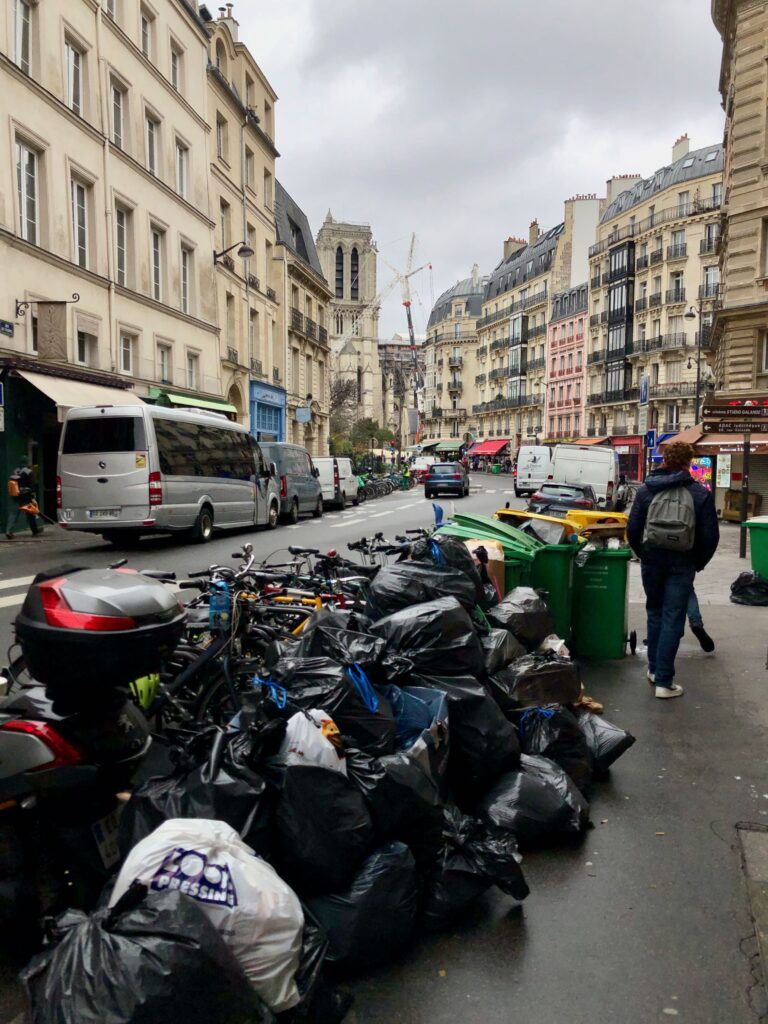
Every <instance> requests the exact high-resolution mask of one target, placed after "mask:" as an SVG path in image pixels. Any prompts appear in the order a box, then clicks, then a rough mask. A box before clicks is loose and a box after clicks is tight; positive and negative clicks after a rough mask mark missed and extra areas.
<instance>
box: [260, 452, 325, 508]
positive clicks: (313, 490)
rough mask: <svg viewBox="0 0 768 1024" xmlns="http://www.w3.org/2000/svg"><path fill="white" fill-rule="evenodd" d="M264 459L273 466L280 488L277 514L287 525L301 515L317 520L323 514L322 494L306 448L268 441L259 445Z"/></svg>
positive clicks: (315, 470) (316, 472)
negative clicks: (308, 514) (310, 515)
mask: <svg viewBox="0 0 768 1024" xmlns="http://www.w3.org/2000/svg"><path fill="white" fill-rule="evenodd" d="M261 450H262V451H263V453H264V458H265V459H266V460H267V461H268V462H269V463H270V464H271V465H272V466H273V467H274V476H275V479H276V480H277V484H278V487H279V488H280V515H281V516H282V518H283V519H284V520H287V521H288V522H289V523H297V522H298V520H299V514H300V513H301V512H311V513H312V515H313V516H314V517H315V518H316V519H317V518H319V517H320V516H321V515H322V514H323V492H322V488H321V487H320V481H319V480H318V471H317V469H316V468H315V466H314V464H313V462H312V458H311V456H310V454H309V452H308V451H307V449H306V448H302V446H301V445H300V444H288V443H287V442H284V441H269V442H264V443H263V444H262V445H261Z"/></svg>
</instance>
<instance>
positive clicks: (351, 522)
mask: <svg viewBox="0 0 768 1024" xmlns="http://www.w3.org/2000/svg"><path fill="white" fill-rule="evenodd" d="M364 522H365V520H364V519H345V520H344V522H343V523H331V529H332V530H338V529H339V528H340V527H341V526H354V525H355V523H364ZM0 601H2V598H0ZM0 607H1V606H0Z"/></svg>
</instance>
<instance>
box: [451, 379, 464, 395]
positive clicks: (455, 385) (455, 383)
mask: <svg viewBox="0 0 768 1024" xmlns="http://www.w3.org/2000/svg"><path fill="white" fill-rule="evenodd" d="M463 390H464V386H463V384H462V383H461V381H460V380H449V381H448V392H449V393H450V392H453V393H455V394H457V395H460V394H461V392H462V391H463Z"/></svg>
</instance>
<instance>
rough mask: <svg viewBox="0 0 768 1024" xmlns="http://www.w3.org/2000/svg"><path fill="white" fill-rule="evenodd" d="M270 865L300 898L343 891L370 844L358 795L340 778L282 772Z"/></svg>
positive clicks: (307, 769)
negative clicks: (273, 847)
mask: <svg viewBox="0 0 768 1024" xmlns="http://www.w3.org/2000/svg"><path fill="white" fill-rule="evenodd" d="M273 827H274V833H275V835H274V841H275V849H274V854H273V861H272V862H273V864H274V866H275V868H276V870H277V872H278V874H279V875H280V876H281V877H282V878H284V879H285V881H286V882H287V883H288V885H290V886H291V888H292V889H294V890H295V891H296V892H297V893H298V894H299V896H302V897H304V896H310V895H313V894H315V893H323V892H334V891H336V890H337V889H343V888H344V887H345V886H346V885H348V884H349V882H350V881H351V880H352V878H353V877H354V875H355V872H356V871H357V869H358V868H359V867H360V864H361V863H362V861H363V859H364V858H365V855H366V854H367V853H368V851H369V849H370V847H371V843H372V840H373V824H372V822H371V816H370V814H369V813H368V808H367V807H366V804H365V800H364V798H363V795H362V793H361V792H360V790H359V789H358V788H357V786H355V784H354V783H353V782H351V781H350V780H349V779H348V778H347V777H346V776H345V775H342V774H341V772H337V771H331V769H330V768H319V767H315V766H314V765H299V766H291V767H289V768H286V769H285V771H284V773H283V782H282V789H281V791H280V794H279V796H278V800H277V808H276V810H275V817H274V826H273Z"/></svg>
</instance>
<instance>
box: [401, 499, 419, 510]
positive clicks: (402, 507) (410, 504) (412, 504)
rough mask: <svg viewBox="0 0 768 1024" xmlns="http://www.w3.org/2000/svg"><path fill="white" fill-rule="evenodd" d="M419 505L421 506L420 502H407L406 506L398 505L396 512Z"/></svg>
mask: <svg viewBox="0 0 768 1024" xmlns="http://www.w3.org/2000/svg"><path fill="white" fill-rule="evenodd" d="M420 504H421V502H420V501H409V502H408V504H407V505H398V506H397V511H398V512H402V510H403V509H404V508H416V506H417V505H420Z"/></svg>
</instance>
